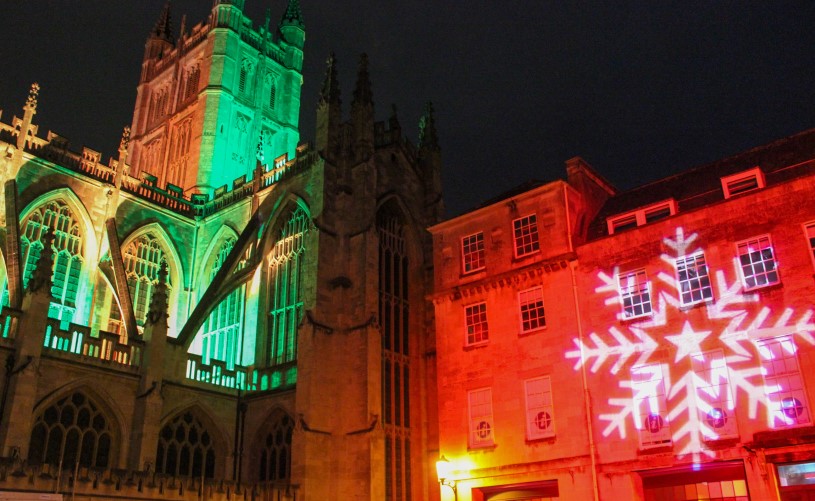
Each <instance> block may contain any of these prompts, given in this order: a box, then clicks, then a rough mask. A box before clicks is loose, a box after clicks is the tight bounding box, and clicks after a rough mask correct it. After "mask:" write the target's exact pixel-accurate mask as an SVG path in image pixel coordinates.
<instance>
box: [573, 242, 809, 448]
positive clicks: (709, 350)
mask: <svg viewBox="0 0 815 501" xmlns="http://www.w3.org/2000/svg"><path fill="white" fill-rule="evenodd" d="M696 239H697V234H696V233H691V234H688V235H686V234H685V232H684V230H683V229H682V228H678V229H677V230H676V234H675V236H674V237H672V238H671V237H669V238H665V239H664V240H663V243H664V245H665V247H666V248H667V249H669V251H670V254H663V255H662V256H661V259H662V261H664V262H665V264H666V265H665V267H664V269H663V270H662V271H660V272H659V273H658V274H657V275H656V278H657V279H658V280H659V281H660V282H662V283H663V284H664V285H665V287H661V288H660V291H659V294H658V295H657V296H656V297H654V296H653V294H652V292H653V290H652V289H651V288H650V284H649V291H650V293H651V297H650V299H651V303H652V305H651V306H652V307H651V314H650V316H649V317H646V318H641V319H637V321H636V322H629V323H623V324H621V325H618V326H612V327H610V328H609V329H608V331H607V333H606V334H604V335H601V334H598V333H596V332H591V333H589V334H588V336H587V338H586V339H585V340H581V339H575V340H574V343H575V346H576V349H574V350H571V351H568V352H567V353H566V357H567V358H573V359H575V366H574V367H575V369H580V368H581V367H582V366H583V365H584V364H585V366H586V368H587V369H588V370H590V371H591V372H592V373H597V372H599V371H601V370H602V369H603V368H604V367H605V368H606V370H608V372H610V373H611V374H612V375H615V376H617V381H618V385H619V388H620V390H621V391H620V392H619V394H618V395H615V396H612V397H611V398H609V399H608V405H609V407H611V408H612V409H614V412H608V413H605V414H600V415H599V419H600V420H601V421H603V422H605V423H606V425H605V427H604V428H603V430H602V434H603V436H609V435H612V434H614V433H616V434H617V435H618V436H620V437H621V438H625V437H626V433H627V430H628V429H629V425H633V428H634V429H635V431H636V432H637V433H638V434H639V438H640V446H641V447H658V446H665V445H673V446H675V447H676V450H677V451H678V454H679V455H692V456H693V457H694V459H698V458H699V456H700V455H702V454H706V455H711V456H712V455H713V454H714V453H713V452H712V451H711V450H710V448H709V447H708V446H707V445H708V443H709V442H710V441H711V440H717V439H724V438H731V437H733V438H735V437H737V436H738V429H737V423H736V419H735V416H736V408H737V406H739V407H740V408H744V409H746V410H747V414H748V416H749V418H750V419H758V417H759V411H760V408H762V407H763V408H764V409H765V414H766V416H767V420H768V423H767V425H768V427H770V428H772V427H775V426H778V425H782V426H783V425H790V424H796V423H799V422H801V420H805V421H804V422H808V421H809V414H808V412H809V411H808V410H807V409H806V404H805V401H804V402H802V401H801V400H799V399H798V398H797V397H795V396H790V395H795V394H796V393H795V391H798V390H796V386H797V387H798V389H799V390H800V394H801V395H803V386H802V383H801V381H800V374H799V375H798V376H797V379H796V378H795V372H794V371H793V372H792V376H788V375H784V374H787V373H789V372H790V371H789V367H788V366H785V367H786V369H787V373H784V374H782V372H783V369H782V370H780V371H779V372H778V374H780V375H778V376H777V375H776V374H775V373H774V372H773V369H772V367H774V366H775V365H778V364H779V363H780V364H781V365H783V364H785V363H786V364H790V363H792V364H794V363H796V362H795V349H796V348H795V347H796V342H798V343H799V344H800V343H801V342H804V343H808V344H813V345H815V336H813V332H815V323H813V320H812V319H813V314H812V311H811V310H809V311H806V312H804V313H803V314H800V315H798V316H797V317H796V314H795V312H794V311H793V310H792V309H790V308H787V309H785V310H783V311H782V312H780V313H774V312H772V311H771V310H770V309H769V308H767V307H759V306H757V305H755V304H752V305H751V303H756V302H757V301H758V295H757V294H754V293H745V292H743V286H742V284H741V281H740V280H739V279H738V278H736V279H734V280H732V281H730V282H728V280H727V279H726V276H725V273H724V271H723V270H716V271H715V273H713V272H712V271H710V270H707V267H706V264H704V257H701V262H702V263H703V264H702V266H704V267H705V268H704V269H705V271H706V272H708V273H709V279H713V278H714V277H715V280H712V283H711V284H710V286H711V288H712V292H713V294H712V295H713V299H712V300H709V301H707V302H705V303H704V304H702V305H695V306H693V307H692V308H691V309H688V308H687V307H685V308H684V309H683V304H682V299H681V298H682V296H681V291H680V284H679V283H678V279H677V275H676V272H675V266H676V263H677V259H681V258H684V257H686V256H693V255H699V256H703V254H702V249H699V248H694V247H693V244H694V242H695V241H696ZM739 265H740V263H739V262H738V261H735V262H734V268H735V270H736V275H737V276H738V269H739ZM618 272H619V270H618V269H614V271H613V273H612V274H611V275H609V274H607V273H604V272H601V273H599V274H598V278H599V280H600V282H601V285H599V286H598V287H597V288H596V289H595V292H596V293H597V294H598V295H600V296H602V297H604V303H605V305H606V306H608V307H610V308H616V309H617V311H619V312H620V313H618V314H617V318H618V319H623V317H624V315H623V313H622V311H623V309H624V308H623V307H622V306H623V305H622V301H621V298H620V289H619V284H618V278H617V277H618ZM686 292H687V291H686ZM697 308H703V309H704V310H703V311H704V314H705V315H704V319H703V320H702V321H700V320H699V318H700V317H699V315H698V314H694V315H691V314H690V312H691V311H692V310H696V309H697ZM765 339H769V340H773V341H771V342H768V343H766V344H762V342H759V341H758V340H765ZM665 353H671V356H666V355H665ZM657 354H658V356H657ZM756 355H758V356H759V358H760V359H761V361H758V360H756ZM768 361H769V362H768ZM624 369H625V370H624ZM782 391H783V392H784V395H785V397H784V398H781V397H777V395H780V392H782ZM804 398H805V397H802V400H803V399H804ZM804 413H805V414H804ZM796 419H797V420H798V421H796Z"/></svg>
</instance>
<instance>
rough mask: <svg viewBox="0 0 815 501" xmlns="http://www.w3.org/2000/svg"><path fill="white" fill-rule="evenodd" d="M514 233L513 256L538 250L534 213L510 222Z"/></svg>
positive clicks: (536, 220) (536, 225)
mask: <svg viewBox="0 0 815 501" xmlns="http://www.w3.org/2000/svg"><path fill="white" fill-rule="evenodd" d="M512 228H513V231H514V235H515V257H522V256H528V255H529V254H534V253H535V252H538V251H539V250H540V243H539V242H538V217H537V216H536V215H535V214H530V215H528V216H525V217H522V218H520V219H516V220H515V221H513V222H512Z"/></svg>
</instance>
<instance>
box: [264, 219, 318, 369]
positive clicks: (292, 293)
mask: <svg viewBox="0 0 815 501" xmlns="http://www.w3.org/2000/svg"><path fill="white" fill-rule="evenodd" d="M281 220H282V221H283V224H282V225H281V226H280V227H279V228H278V229H277V230H276V233H275V238H276V240H275V244H274V246H273V247H272V250H271V252H270V253H269V261H268V262H269V298H270V299H269V301H270V308H269V344H270V349H269V364H270V365H279V364H285V363H288V362H293V361H294V360H296V359H297V325H298V324H299V323H300V318H301V317H302V315H303V299H302V294H301V286H302V276H303V257H304V251H305V236H306V233H307V232H308V228H309V217H308V214H306V211H305V210H303V209H302V208H301V207H297V208H295V209H293V210H292V211H291V212H290V214H289V216H288V217H283V218H282V219H281Z"/></svg>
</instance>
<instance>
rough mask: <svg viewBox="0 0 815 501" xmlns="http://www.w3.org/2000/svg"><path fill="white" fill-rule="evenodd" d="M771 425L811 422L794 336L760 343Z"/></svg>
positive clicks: (779, 425)
mask: <svg viewBox="0 0 815 501" xmlns="http://www.w3.org/2000/svg"><path fill="white" fill-rule="evenodd" d="M757 345H758V353H759V357H760V359H761V373H762V375H763V376H764V392H765V393H766V395H767V400H768V403H767V408H768V417H769V425H770V427H771V428H779V427H787V426H798V425H803V424H809V423H810V422H811V418H810V415H809V402H808V400H807V396H806V389H805V388H804V379H803V377H801V368H800V366H799V364H798V354H797V347H796V345H795V340H794V339H793V337H792V336H781V337H776V338H771V339H762V340H760V341H758V342H757Z"/></svg>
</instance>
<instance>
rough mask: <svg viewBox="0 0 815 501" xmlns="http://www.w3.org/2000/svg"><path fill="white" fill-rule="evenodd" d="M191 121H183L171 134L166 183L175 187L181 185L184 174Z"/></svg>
mask: <svg viewBox="0 0 815 501" xmlns="http://www.w3.org/2000/svg"><path fill="white" fill-rule="evenodd" d="M191 123H192V121H191V120H184V121H183V122H181V123H180V124H178V125H177V126H176V127H175V130H174V132H173V142H172V143H171V144H172V146H171V148H170V154H171V158H170V167H169V169H168V172H167V182H168V183H173V184H175V185H178V186H181V185H183V180H184V174H185V173H186V161H187V152H188V151H189V149H190V126H191Z"/></svg>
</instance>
